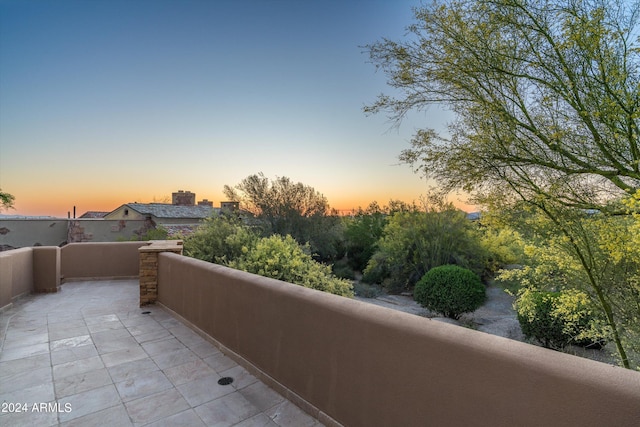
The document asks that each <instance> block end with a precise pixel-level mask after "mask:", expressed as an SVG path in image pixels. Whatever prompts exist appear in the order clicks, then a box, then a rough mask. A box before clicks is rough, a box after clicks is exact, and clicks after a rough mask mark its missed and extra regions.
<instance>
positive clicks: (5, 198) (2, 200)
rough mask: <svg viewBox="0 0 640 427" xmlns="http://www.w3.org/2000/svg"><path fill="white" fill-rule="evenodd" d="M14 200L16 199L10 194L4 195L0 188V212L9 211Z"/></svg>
mask: <svg viewBox="0 0 640 427" xmlns="http://www.w3.org/2000/svg"><path fill="white" fill-rule="evenodd" d="M15 199H16V198H15V197H14V196H13V195H12V194H9V193H5V192H3V191H2V189H1V188H0V211H1V210H2V209H11V208H12V207H13V202H14V201H15Z"/></svg>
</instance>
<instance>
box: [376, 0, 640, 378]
mask: <svg viewBox="0 0 640 427" xmlns="http://www.w3.org/2000/svg"><path fill="white" fill-rule="evenodd" d="M414 12H415V18H416V22H415V23H414V24H413V25H411V26H410V27H409V34H410V36H409V37H408V38H407V39H406V40H405V41H402V42H396V41H391V40H382V41H380V42H378V43H375V44H372V45H369V46H367V48H368V51H369V53H370V57H371V59H372V62H373V63H374V64H375V65H376V66H377V67H378V68H380V69H382V70H383V71H384V72H385V73H386V74H387V76H388V77H389V84H390V85H391V86H392V87H394V88H396V89H397V90H398V93H399V96H397V97H390V96H385V95H381V96H380V97H379V98H378V100H377V101H376V102H375V103H373V104H372V105H370V106H368V107H366V108H365V111H367V112H371V113H376V112H380V111H386V112H388V113H389V114H390V117H391V118H392V119H395V120H397V121H399V120H400V119H401V118H402V117H403V116H404V115H405V114H406V113H407V112H408V111H410V110H413V109H418V110H420V109H423V108H426V107H428V106H430V105H434V104H435V105H444V106H446V107H448V108H450V109H451V110H452V111H453V112H454V113H455V114H456V120H455V121H454V122H453V123H451V124H450V125H449V134H448V136H443V135H438V134H437V133H436V132H435V131H434V130H432V129H423V130H420V131H418V132H417V133H416V135H415V137H414V138H413V140H412V148H411V149H408V150H406V151H404V152H403V153H402V154H401V159H402V160H403V161H405V162H407V163H410V164H413V165H414V166H416V168H417V169H418V170H419V171H421V172H423V173H424V174H425V175H427V176H428V177H431V178H435V179H437V180H438V182H439V184H440V185H441V186H442V187H443V188H445V189H447V190H453V189H458V188H462V189H464V190H466V191H468V192H469V193H471V194H472V195H473V197H474V198H475V201H476V203H484V204H490V203H494V204H498V203H499V204H500V206H501V207H503V208H504V207H508V206H509V205H511V204H518V203H521V202H525V203H526V204H529V205H530V206H532V207H534V208H535V209H537V210H538V212H540V213H542V214H543V215H546V216H547V218H548V219H549V221H551V223H553V224H555V225H556V228H557V230H558V231H559V232H560V233H562V234H563V236H564V239H565V240H566V241H567V242H568V244H567V245H566V250H567V252H566V253H567V255H568V256H572V257H574V258H575V259H576V260H577V261H578V263H579V265H580V267H581V268H582V269H583V270H584V272H585V276H586V277H587V279H588V286H587V287H588V288H589V291H590V295H591V296H592V298H593V299H594V300H595V301H596V302H597V303H598V304H599V306H600V309H601V310H602V312H603V313H604V315H605V317H606V321H607V324H608V327H609V328H610V329H611V334H612V340H613V341H614V342H615V345H616V348H617V350H618V352H619V355H620V358H621V360H622V364H623V366H625V367H629V366H630V364H629V360H628V357H627V355H626V351H625V349H624V346H623V344H622V341H623V340H622V339H621V337H620V334H621V330H622V329H623V328H622V327H621V325H620V324H619V319H620V318H619V317H618V316H617V315H616V309H615V307H614V306H612V304H611V302H610V301H608V300H607V297H606V295H605V292H604V290H605V287H603V283H604V282H603V280H606V278H605V277H604V276H603V275H601V274H600V272H599V271H598V267H597V266H598V264H597V263H594V262H591V261H590V260H589V252H588V251H589V245H591V244H592V242H589V244H585V241H584V238H583V237H584V236H581V235H580V234H579V233H582V231H581V230H582V228H581V227H575V226H574V225H575V222H573V223H572V224H567V222H566V220H565V218H576V217H578V216H579V215H580V213H579V212H580V211H577V210H584V209H597V210H598V211H600V212H601V213H603V214H621V213H624V212H625V211H624V210H622V209H621V205H620V204H619V203H617V202H618V201H620V200H623V199H624V198H625V197H629V196H630V195H631V194H634V193H635V192H636V191H637V189H638V188H639V187H640V165H639V162H640V145H639V143H638V134H639V118H640V92H639V88H640V73H639V68H638V66H639V59H640V56H639V53H640V50H639V49H638V48H639V47H640V45H639V43H638V40H637V34H638V28H637V19H638V16H640V15H639V13H640V9H639V5H638V3H637V2H627V1H617V0H470V1H466V0H465V1H456V0H453V1H440V0H434V1H433V2H432V3H430V4H429V5H426V6H421V7H418V8H415V9H414ZM583 234H584V233H583ZM616 292H626V290H625V289H624V288H619V289H616Z"/></svg>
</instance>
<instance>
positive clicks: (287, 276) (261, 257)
mask: <svg viewBox="0 0 640 427" xmlns="http://www.w3.org/2000/svg"><path fill="white" fill-rule="evenodd" d="M228 265H229V267H232V268H237V269H239V270H244V271H248V272H250V273H255V274H259V275H261V276H265V277H272V278H274V279H278V280H283V281H285V282H290V283H295V284H297V285H301V286H304V287H307V288H312V289H316V290H319V291H324V292H329V293H332V294H336V295H342V296H346V297H352V296H353V287H352V285H351V282H349V281H348V280H345V279H339V278H337V277H335V276H333V275H332V274H331V267H329V266H328V265H324V264H321V263H319V262H317V261H315V260H313V258H311V255H310V254H309V247H308V246H300V245H299V244H298V243H297V242H296V241H295V240H294V239H293V238H292V237H291V236H286V237H282V236H280V235H273V236H270V237H265V238H262V239H260V240H258V241H257V242H256V244H255V246H254V247H253V248H252V249H251V250H249V251H247V252H245V253H243V254H242V255H241V256H240V257H238V258H236V259H234V260H231V261H230V262H229V263H228Z"/></svg>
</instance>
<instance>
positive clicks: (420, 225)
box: [363, 202, 488, 293]
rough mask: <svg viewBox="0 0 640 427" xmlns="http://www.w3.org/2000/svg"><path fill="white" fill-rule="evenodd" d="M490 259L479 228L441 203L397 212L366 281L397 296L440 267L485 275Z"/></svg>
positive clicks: (381, 241)
mask: <svg viewBox="0 0 640 427" xmlns="http://www.w3.org/2000/svg"><path fill="white" fill-rule="evenodd" d="M487 259H488V256H487V253H486V251H485V249H484V248H483V246H482V245H481V243H480V234H479V230H478V228H477V226H476V225H475V224H473V223H472V222H471V221H469V220H468V219H467V218H466V214H465V213H464V212H462V211H460V210H458V209H456V208H455V207H453V205H451V204H449V203H444V202H440V204H439V205H431V206H430V207H428V208H427V209H426V210H425V211H418V210H414V211H402V212H396V213H394V214H393V215H391V216H390V217H389V218H388V223H387V224H386V225H385V227H384V230H383V235H382V237H381V238H380V240H379V241H378V243H377V251H376V252H375V254H374V255H373V257H372V258H371V259H370V260H369V262H368V265H367V267H366V269H365V271H364V276H363V280H364V281H365V282H369V283H382V284H383V285H384V286H385V288H386V289H387V290H388V291H390V292H392V293H397V292H401V291H403V290H408V289H411V288H412V287H413V286H414V285H415V283H416V282H417V281H418V280H420V278H421V277H422V276H423V275H424V274H425V273H426V272H427V271H429V270H430V269H432V268H433V267H437V266H440V265H445V264H456V265H459V266H461V267H465V268H469V269H471V270H473V271H474V272H476V273H478V274H482V273H483V272H484V269H485V266H486V264H487Z"/></svg>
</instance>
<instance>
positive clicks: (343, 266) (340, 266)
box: [331, 259, 356, 280]
mask: <svg viewBox="0 0 640 427" xmlns="http://www.w3.org/2000/svg"><path fill="white" fill-rule="evenodd" d="M331 271H332V272H333V274H334V275H335V276H337V277H339V278H341V279H349V280H353V279H355V278H356V274H355V272H354V271H353V269H352V268H351V267H350V266H349V263H348V261H347V260H345V259H341V260H338V261H336V262H334V263H333V265H332V266H331Z"/></svg>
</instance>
